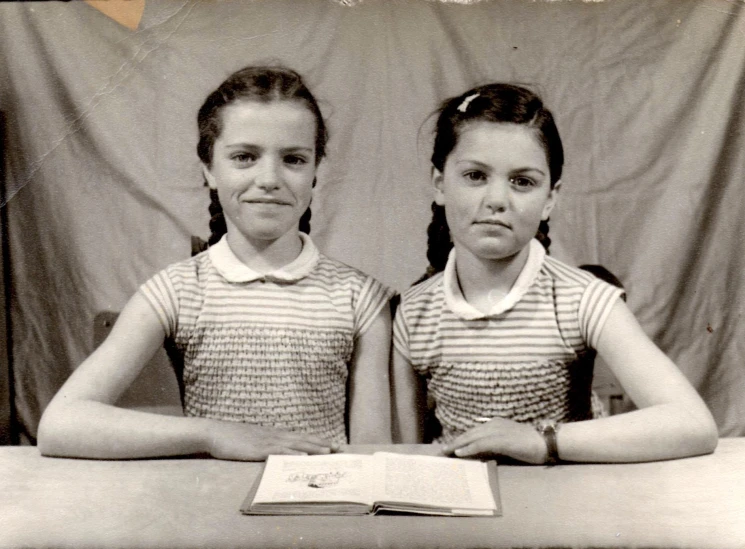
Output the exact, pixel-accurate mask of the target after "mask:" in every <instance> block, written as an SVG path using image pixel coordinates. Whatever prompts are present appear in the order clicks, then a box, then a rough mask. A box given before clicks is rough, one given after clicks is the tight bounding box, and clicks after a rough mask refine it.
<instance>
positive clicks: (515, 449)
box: [442, 417, 548, 463]
mask: <svg viewBox="0 0 745 549" xmlns="http://www.w3.org/2000/svg"><path fill="white" fill-rule="evenodd" d="M442 450H443V453H444V454H446V455H450V454H455V455H456V456H458V457H476V456H495V455H500V456H507V457H511V458H513V459H517V460H519V461H523V462H525V463H545V462H546V459H547V455H548V451H547V449H546V443H545V442H544V440H543V437H542V436H541V434H540V433H539V432H538V431H536V429H535V428H534V427H533V426H532V425H530V424H527V423H518V422H517V421H513V420H510V419H504V418H500V417H496V418H493V419H491V420H489V421H488V422H486V423H482V424H480V425H476V426H475V427H472V428H471V429H469V430H468V431H466V432H465V433H463V434H462V435H460V436H458V437H457V438H456V439H455V440H453V441H452V442H451V443H449V444H446V445H445V446H444V447H443V449H442Z"/></svg>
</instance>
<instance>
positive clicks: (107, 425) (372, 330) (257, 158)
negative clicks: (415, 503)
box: [39, 67, 391, 460]
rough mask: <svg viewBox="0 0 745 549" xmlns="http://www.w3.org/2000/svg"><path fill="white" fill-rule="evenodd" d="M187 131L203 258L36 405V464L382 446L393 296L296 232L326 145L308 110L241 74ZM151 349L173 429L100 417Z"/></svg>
mask: <svg viewBox="0 0 745 549" xmlns="http://www.w3.org/2000/svg"><path fill="white" fill-rule="evenodd" d="M198 125H199V134H200V138H199V144H198V146H197V152H198V155H199V158H200V160H201V161H202V168H203V172H204V176H205V178H206V180H207V183H208V185H209V187H210V195H211V198H212V204H211V206H210V211H211V213H212V214H213V217H212V220H211V222H210V225H211V229H212V236H211V237H210V243H211V244H212V245H211V247H210V248H209V249H208V250H207V251H205V252H202V253H201V254H199V255H197V256H195V257H193V258H191V259H189V260H186V261H182V262H180V263H177V264H174V265H171V266H170V267H168V268H166V269H165V270H163V271H161V272H160V273H158V274H157V275H155V276H154V277H153V278H152V279H150V280H149V281H148V282H146V283H145V284H144V285H143V286H142V287H141V288H140V290H139V291H138V292H137V293H136V294H135V295H134V296H133V297H132V298H131V300H130V301H129V303H128V304H127V305H126V307H125V308H124V310H123V311H122V313H121V314H120V316H119V319H118V321H117V323H116V325H115V326H114V328H113V330H112V332H111V335H110V336H109V337H108V338H107V339H106V341H105V342H104V343H103V344H102V345H101V346H100V347H99V348H98V349H97V350H96V351H95V352H94V353H93V354H92V355H91V356H90V357H89V358H88V359H87V360H86V361H85V362H84V363H83V364H82V365H81V366H80V367H79V368H78V369H77V370H76V371H75V372H74V373H73V375H72V376H71V377H70V379H69V380H68V381H67V382H66V383H65V385H64V386H63V387H62V389H61V390H60V391H59V393H58V394H57V395H56V396H55V398H54V399H53V400H52V402H51V403H50V404H49V406H48V407H47V409H46V411H45V413H44V416H43V418H42V421H41V424H40V427H39V448H40V449H41V452H42V453H43V454H45V455H55V456H75V457H90V458H137V457H151V456H165V455H183V454H195V453H197V454H202V453H206V454H210V455H212V456H214V457H216V458H222V459H235V460H261V459H264V458H265V457H266V456H267V455H269V454H277V453H289V454H298V453H300V454H317V453H328V452H330V451H332V450H334V449H335V448H336V447H338V446H339V445H340V444H343V443H345V442H347V441H351V442H355V443H375V442H378V443H380V442H389V441H390V400H389V396H388V395H389V383H388V358H389V351H390V312H389V311H390V310H389V307H388V306H387V304H388V301H389V298H390V295H391V292H390V291H389V290H388V289H386V288H385V287H383V286H382V285H381V284H380V283H379V282H377V281H376V280H374V279H373V278H371V277H369V276H367V275H365V274H363V273H361V272H360V271H358V270H356V269H354V268H352V267H349V266H347V265H344V264H342V263H340V262H338V261H335V260H333V259H330V258H328V257H326V256H325V255H323V254H322V253H321V252H319V250H318V249H317V248H316V247H315V245H314V244H313V242H312V240H311V239H310V237H309V236H308V234H307V233H308V232H309V231H310V226H309V219H310V209H309V206H310V202H311V197H312V194H313V187H314V186H315V177H316V169H317V166H318V164H319V162H320V161H321V159H322V158H323V157H324V155H325V146H326V138H327V136H326V127H325V124H324V121H323V117H322V116H321V112H320V110H319V108H318V104H317V103H316V100H315V98H314V97H313V95H311V93H310V91H309V90H308V89H307V88H306V87H305V85H304V83H303V81H302V79H301V78H300V76H299V75H298V74H297V73H295V72H294V71H291V70H288V69H285V68H282V67H248V68H245V69H243V70H241V71H238V72H236V73H235V74H233V75H232V76H230V77H229V78H228V79H227V80H226V81H225V82H223V84H222V85H221V86H220V87H219V88H217V90H215V91H214V92H213V93H212V94H210V95H209V96H208V97H207V99H206V101H205V103H204V105H203V106H202V108H201V109H200V111H199V115H198ZM164 341H165V345H166V348H167V350H168V351H169V356H170V357H171V359H172V360H173V361H174V366H175V367H176V371H177V374H178V377H179V382H180V385H181V388H182V398H183V410H184V416H185V417H169V416H162V415H155V414H148V413H145V412H141V411H135V410H125V409H119V408H116V407H115V406H113V404H114V403H115V402H116V401H117V399H118V397H119V396H120V395H121V394H122V392H123V391H124V390H125V389H126V388H127V387H128V386H129V385H130V383H131V382H132V381H133V380H134V378H135V377H136V376H137V375H138V373H139V372H140V370H141V369H142V368H143V366H144V364H145V363H146V362H147V360H148V359H149V358H150V357H152V355H153V354H154V353H155V351H156V350H157V349H158V348H159V347H160V346H161V345H163V342H164ZM347 417H348V421H346V418H347Z"/></svg>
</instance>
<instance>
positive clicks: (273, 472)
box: [253, 454, 374, 505]
mask: <svg viewBox="0 0 745 549" xmlns="http://www.w3.org/2000/svg"><path fill="white" fill-rule="evenodd" d="M371 462H372V456H364V455H355V454H332V455H322V456H269V458H268V459H267V460H266V467H265V468H264V473H263V475H262V478H261V484H260V485H259V489H258V490H257V492H256V495H255V496H254V500H253V502H254V504H256V503H309V502H354V503H364V504H366V505H372V503H373V497H372V488H371V485H372V481H373V480H374V479H373V474H372V473H371V471H370V469H371V467H372V464H371Z"/></svg>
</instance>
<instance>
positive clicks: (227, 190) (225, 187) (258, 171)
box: [203, 101, 316, 244]
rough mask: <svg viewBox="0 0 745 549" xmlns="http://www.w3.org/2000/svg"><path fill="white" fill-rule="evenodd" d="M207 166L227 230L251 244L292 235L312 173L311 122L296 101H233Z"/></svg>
mask: <svg viewBox="0 0 745 549" xmlns="http://www.w3.org/2000/svg"><path fill="white" fill-rule="evenodd" d="M220 116H222V126H223V127H222V133H221V134H220V136H219V137H218V138H217V139H216V140H215V143H214V147H213V152H212V164H211V166H203V169H204V174H205V177H206V179H207V183H208V184H209V186H210V188H213V189H217V193H218V196H219V197H220V203H221V204H222V207H223V211H224V213H225V219H226V222H227V226H228V235H229V237H230V236H232V235H235V236H233V238H236V237H237V234H240V235H242V237H243V238H245V239H247V240H248V241H250V242H253V243H255V244H260V243H265V244H266V243H271V242H275V241H277V240H278V239H280V238H283V237H284V238H286V239H288V241H289V239H296V238H297V230H298V223H299V221H300V217H301V216H302V215H303V213H304V212H305V210H306V208H307V207H308V206H309V204H310V199H311V195H312V188H313V179H314V178H315V175H316V162H315V158H316V150H315V139H316V122H315V119H314V117H313V114H312V113H311V112H310V110H308V109H307V108H306V107H305V106H304V105H303V103H301V102H299V101H273V102H270V103H259V102H256V101H238V102H235V103H231V104H230V105H227V106H225V107H224V108H223V110H222V112H221V113H220Z"/></svg>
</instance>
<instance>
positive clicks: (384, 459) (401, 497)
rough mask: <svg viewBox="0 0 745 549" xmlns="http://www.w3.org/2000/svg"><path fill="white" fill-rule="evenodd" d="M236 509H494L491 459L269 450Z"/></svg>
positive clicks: (477, 512)
mask: <svg viewBox="0 0 745 549" xmlns="http://www.w3.org/2000/svg"><path fill="white" fill-rule="evenodd" d="M241 512H243V513H245V514H247V515H365V514H377V513H417V514H424V515H444V516H495V515H501V514H502V509H501V505H500V498H499V488H498V485H497V466H496V463H495V462H494V461H489V462H482V461H474V460H465V459H458V458H449V457H435V456H420V455H408V454H393V453H386V452H377V453H375V454H373V455H359V454H331V455H321V456H269V458H268V459H267V461H266V465H265V467H264V472H263V473H262V474H261V475H260V476H259V478H258V479H257V481H256V483H255V484H254V486H253V488H252V489H251V491H250V492H249V494H248V496H247V497H246V499H245V501H244V502H243V505H242V506H241Z"/></svg>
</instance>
